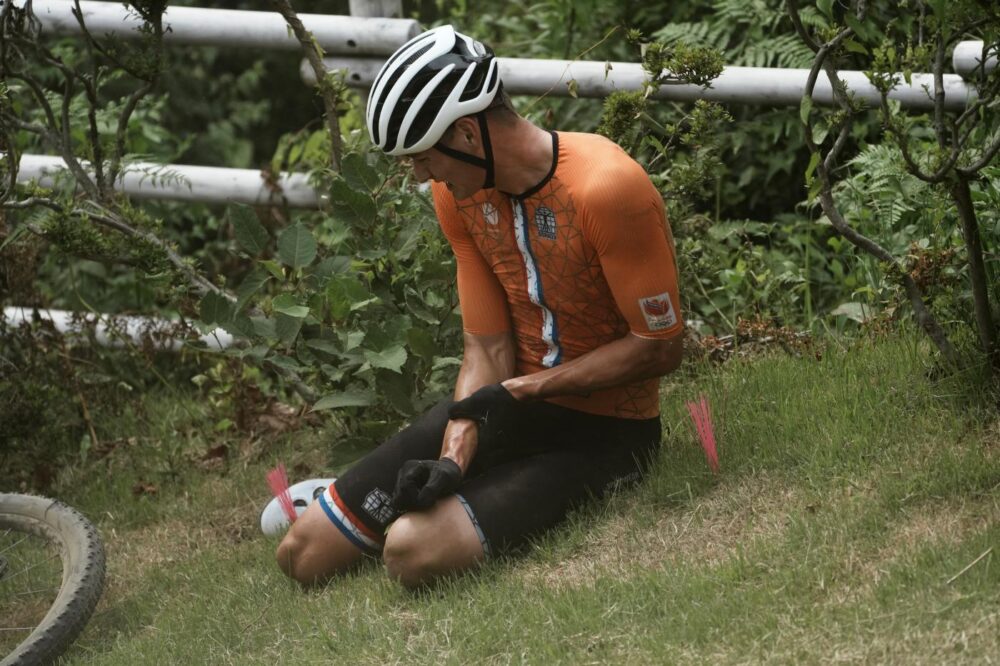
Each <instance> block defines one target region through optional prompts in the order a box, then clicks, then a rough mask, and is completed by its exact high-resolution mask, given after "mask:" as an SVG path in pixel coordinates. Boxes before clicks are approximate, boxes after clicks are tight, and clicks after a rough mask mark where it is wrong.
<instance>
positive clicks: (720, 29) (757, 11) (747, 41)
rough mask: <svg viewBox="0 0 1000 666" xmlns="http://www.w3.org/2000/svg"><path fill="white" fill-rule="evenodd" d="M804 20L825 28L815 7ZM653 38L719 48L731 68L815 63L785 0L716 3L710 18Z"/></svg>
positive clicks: (665, 29)
mask: <svg viewBox="0 0 1000 666" xmlns="http://www.w3.org/2000/svg"><path fill="white" fill-rule="evenodd" d="M802 20H803V22H804V23H806V24H807V25H813V26H822V25H824V19H823V18H822V16H821V15H820V14H819V13H818V12H817V11H816V10H815V8H812V7H808V8H805V9H804V10H803V11H802ZM654 36H655V38H656V39H658V40H659V41H662V42H665V43H667V44H673V43H675V42H681V41H683V42H687V43H689V44H697V45H698V46H709V47H712V48H715V49H718V50H720V51H722V52H723V53H724V54H725V55H726V59H727V64H730V65H739V66H747V67H808V66H810V65H811V64H812V60H813V53H812V51H810V50H809V48H808V47H807V46H806V45H805V44H803V43H802V41H801V40H800V39H799V38H798V36H797V35H796V34H795V31H794V29H793V28H792V25H791V22H790V21H789V20H788V17H787V15H786V14H785V11H784V2H783V0H752V1H750V2H746V1H745V0H716V1H715V3H714V5H713V7H712V14H711V15H710V16H707V17H705V18H704V19H703V20H700V21H689V22H685V23H671V24H667V25H665V26H663V28H661V29H660V30H659V31H658V32H656V33H655V35H654Z"/></svg>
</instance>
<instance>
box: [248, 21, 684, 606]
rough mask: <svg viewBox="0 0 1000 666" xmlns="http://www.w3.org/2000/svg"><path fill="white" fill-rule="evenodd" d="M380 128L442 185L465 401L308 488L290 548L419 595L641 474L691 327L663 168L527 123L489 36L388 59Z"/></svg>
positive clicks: (318, 571) (379, 83)
mask: <svg viewBox="0 0 1000 666" xmlns="http://www.w3.org/2000/svg"><path fill="white" fill-rule="evenodd" d="M366 121H367V125H368V131H369V133H370V135H371V139H372V141H373V142H374V143H375V144H376V145H377V146H378V147H379V148H380V149H381V150H383V151H385V152H386V153H388V154H390V155H395V156H400V157H403V158H406V159H408V160H409V161H410V162H411V163H412V167H413V171H414V174H415V176H416V177H417V178H418V179H420V180H427V179H430V180H431V181H433V184H432V188H431V189H432V193H433V198H434V205H435V209H436V212H437V215H438V218H439V221H440V225H441V229H442V231H443V232H444V234H445V236H446V237H447V239H448V242H449V243H450V244H451V247H452V249H453V251H454V253H455V257H456V261H457V266H458V292H459V300H460V305H461V312H462V320H463V329H464V355H463V360H462V366H461V369H460V371H459V374H458V380H457V384H456V387H455V392H454V400H449V401H447V402H444V403H441V404H439V405H437V406H436V407H434V408H433V409H431V410H430V411H429V412H428V413H426V414H424V415H423V416H422V417H420V418H419V419H417V420H416V421H415V422H414V423H413V424H412V425H410V426H409V427H407V428H406V429H404V430H402V431H401V432H400V433H398V434H397V435H395V436H394V437H392V438H391V439H389V440H388V441H387V442H385V443H384V444H382V445H381V446H380V447H378V448H377V449H376V450H375V451H373V452H372V453H370V454H369V455H367V456H366V457H365V458H363V459H362V460H361V461H359V462H358V463H357V464H356V465H355V466H354V467H352V468H351V469H350V470H348V471H347V472H346V473H345V474H343V475H342V476H341V477H340V478H339V479H337V480H335V481H334V482H332V483H328V481H329V480H318V481H315V482H304V483H303V484H297V486H295V487H293V491H294V490H296V488H298V489H301V488H305V489H306V490H307V494H308V495H309V496H310V497H309V498H310V499H311V492H312V490H313V489H314V488H315V489H317V494H318V495H319V496H318V498H317V501H315V502H313V503H312V504H311V505H310V506H309V507H308V508H307V509H306V510H305V511H304V513H302V515H301V516H300V517H299V519H298V520H297V521H296V522H295V523H294V524H293V525H292V527H291V529H290V530H289V531H288V533H287V534H286V536H285V537H284V539H283V540H282V542H281V544H280V545H279V546H278V550H277V559H278V563H279V565H280V566H281V568H282V569H283V570H284V571H285V572H286V573H287V574H288V575H289V576H292V577H293V578H295V579H296V580H298V581H300V582H303V583H312V582H316V581H320V580H323V579H326V578H328V577H329V576H330V575H332V574H334V573H336V572H339V571H343V570H345V569H347V568H349V567H351V566H352V565H354V564H356V563H357V562H359V561H360V560H361V559H362V558H363V557H364V556H365V555H366V554H370V555H379V554H381V555H382V556H383V558H384V561H385V565H386V568H387V570H388V573H389V575H390V576H392V577H393V578H396V579H398V580H399V581H400V582H402V583H403V584H404V585H406V586H408V587H412V586H418V585H422V584H425V583H427V582H429V581H431V580H433V579H435V578H437V577H439V576H442V575H447V574H450V573H453V572H458V571H462V570H465V569H468V568H470V567H473V566H475V565H476V564H477V563H479V562H481V561H483V560H484V559H486V558H488V557H490V556H491V555H493V554H496V553H497V552H500V551H505V550H508V549H512V548H517V547H519V546H521V545H523V544H525V543H526V541H527V540H528V539H529V538H530V537H532V536H534V535H537V534H539V533H540V532H542V531H543V530H546V529H548V528H550V527H552V526H554V525H556V524H557V523H559V521H561V520H562V519H563V518H564V517H565V515H566V513H567V512H568V511H569V510H570V508H572V507H573V506H575V505H578V504H579V503H580V502H582V501H584V500H586V499H587V498H590V497H601V496H603V495H604V494H606V493H607V492H608V491H610V490H612V489H614V488H617V487H620V486H622V485H624V484H630V483H634V482H636V481H637V480H638V479H640V478H641V476H642V475H643V474H644V472H645V471H646V469H647V468H648V466H649V464H650V460H651V458H652V456H653V455H654V454H655V453H656V452H657V450H658V447H659V443H660V437H661V433H660V422H659V404H658V395H657V394H658V384H659V381H658V379H659V377H661V376H662V375H664V374H666V373H669V372H671V371H673V370H674V369H675V368H676V367H677V366H678V365H679V363H680V362H681V356H682V343H681V337H682V335H681V334H682V329H683V323H682V320H681V316H680V311H679V303H678V292H677V275H676V268H675V260H674V253H673V242H672V238H671V235H670V230H669V226H668V224H667V221H666V217H665V213H664V207H663V201H662V199H661V197H660V195H659V193H658V192H657V190H656V189H655V187H654V186H653V185H652V183H651V182H650V180H649V177H648V176H647V175H646V173H645V172H644V171H643V169H642V168H641V167H640V166H639V165H638V164H637V163H636V162H635V161H633V160H632V159H631V158H630V157H629V156H628V155H627V154H626V153H625V152H624V151H623V150H621V149H620V148H619V147H618V146H617V145H615V144H614V143H613V142H611V141H609V140H607V139H605V138H603V137H600V136H597V135H591V134H582V133H568V132H549V131H546V130H543V129H541V128H539V127H537V126H535V125H534V124H532V123H531V122H529V121H528V120H526V119H525V118H523V117H521V116H519V115H518V114H517V113H516V112H515V111H514V110H513V108H512V106H511V104H510V101H509V98H508V97H507V96H506V94H505V93H504V92H503V89H502V85H501V81H500V77H499V68H498V63H497V61H496V59H495V58H494V55H493V52H492V51H491V50H490V49H489V48H487V47H485V46H484V45H483V44H481V43H479V42H478V41H475V40H473V39H472V38H470V37H468V36H465V35H462V34H460V33H458V32H456V31H455V30H454V29H453V28H452V27H451V26H442V27H439V28H435V29H433V30H430V31H428V32H425V33H423V34H421V35H419V36H417V37H415V38H414V39H412V40H411V41H409V42H408V43H407V44H405V45H404V46H402V47H401V48H400V49H399V50H397V51H396V53H395V54H394V55H393V56H392V57H390V58H389V60H388V61H387V62H386V63H385V65H384V66H383V67H382V70H381V71H380V73H379V75H378V77H377V78H376V80H375V83H374V85H373V87H372V89H371V93H370V95H369V98H368V108H367V116H366ZM327 484H328V485H327ZM276 512H277V509H275V508H273V506H272V513H276ZM262 526H263V521H262ZM265 527H266V526H265Z"/></svg>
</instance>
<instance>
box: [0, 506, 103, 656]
mask: <svg viewBox="0 0 1000 666" xmlns="http://www.w3.org/2000/svg"><path fill="white" fill-rule="evenodd" d="M0 558H2V559H0V655H6V656H4V657H3V661H0V666H12V665H13V664H18V665H25V664H44V663H48V662H50V661H52V660H53V659H55V657H57V656H58V655H59V654H61V653H62V652H63V651H64V650H65V649H66V647H67V646H68V645H69V644H70V643H71V642H73V640H74V639H75V638H76V637H77V635H79V633H80V631H82V630H83V627H84V625H86V623H87V620H89V619H90V615H91V613H93V611H94V607H95V606H96V605H97V601H98V599H100V595H101V592H102V591H103V588H104V548H103V546H102V545H101V540H100V537H99V536H98V534H97V530H96V529H95V528H94V526H93V525H92V524H91V523H90V522H89V521H88V520H87V519H86V518H84V517H83V515H81V514H80V513H79V512H78V511H76V510H74V509H72V508H70V507H68V506H66V505H65V504H63V503H62V502H58V501H55V500H51V499H45V498H42V497H33V496H30V495H17V494H2V493H0Z"/></svg>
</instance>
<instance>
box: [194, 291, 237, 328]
mask: <svg viewBox="0 0 1000 666" xmlns="http://www.w3.org/2000/svg"><path fill="white" fill-rule="evenodd" d="M199 312H200V316H201V320H202V321H203V322H205V323H206V324H224V323H226V322H228V321H229V320H230V319H232V318H233V314H234V312H233V304H232V303H230V302H229V300H228V299H227V298H226V297H225V296H221V295H219V294H217V293H215V292H214V291H210V292H208V293H207V294H205V297H204V298H202V299H201V304H200V306H199Z"/></svg>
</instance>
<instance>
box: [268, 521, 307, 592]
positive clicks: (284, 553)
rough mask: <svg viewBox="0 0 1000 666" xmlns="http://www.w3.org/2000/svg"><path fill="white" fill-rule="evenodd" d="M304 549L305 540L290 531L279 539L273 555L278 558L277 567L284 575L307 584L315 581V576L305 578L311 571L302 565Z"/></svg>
mask: <svg viewBox="0 0 1000 666" xmlns="http://www.w3.org/2000/svg"><path fill="white" fill-rule="evenodd" d="M305 551H306V543H305V541H304V540H303V539H302V537H300V536H299V535H297V534H296V533H294V532H291V531H290V532H288V533H287V534H286V535H285V538H283V539H282V540H281V543H279V544H278V549H277V550H276V551H275V554H274V556H275V559H277V560H278V567H279V568H280V569H281V570H282V571H283V572H284V573H285V575H286V576H288V577H289V578H292V579H294V580H297V581H298V582H300V583H302V584H303V585H308V584H311V583H314V582H316V581H315V578H312V579H309V578H307V577H308V576H310V575H311V572H310V571H308V570H307V569H308V567H305V566H302V561H303V559H304V558H303V555H304V553H305Z"/></svg>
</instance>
